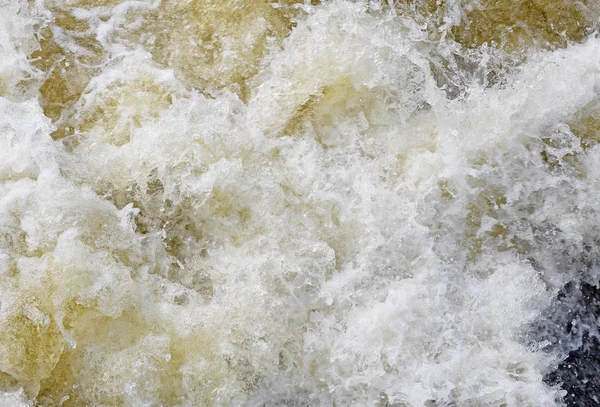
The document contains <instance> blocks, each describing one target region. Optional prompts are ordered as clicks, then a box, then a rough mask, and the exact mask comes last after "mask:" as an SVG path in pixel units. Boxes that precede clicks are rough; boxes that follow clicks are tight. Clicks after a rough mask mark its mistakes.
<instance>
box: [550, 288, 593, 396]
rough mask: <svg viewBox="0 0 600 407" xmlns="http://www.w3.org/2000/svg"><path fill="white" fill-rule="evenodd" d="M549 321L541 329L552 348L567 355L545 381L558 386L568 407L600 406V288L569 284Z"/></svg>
mask: <svg viewBox="0 0 600 407" xmlns="http://www.w3.org/2000/svg"><path fill="white" fill-rule="evenodd" d="M547 317H548V319H547V320H546V321H545V322H544V323H542V324H540V325H539V326H538V328H539V331H538V333H539V334H541V335H540V336H541V337H542V338H543V339H544V340H547V341H549V342H550V345H549V348H551V350H554V351H558V352H559V353H561V354H563V355H565V356H566V358H565V359H564V360H563V361H562V362H561V363H560V364H559V365H558V367H557V368H556V370H554V371H552V372H549V373H548V374H547V375H546V376H545V377H544V381H545V382H546V383H548V384H550V385H559V386H560V387H561V388H562V389H564V390H565V391H566V392H567V394H566V395H565V397H564V402H565V404H566V405H567V406H573V407H587V406H595V405H600V339H599V335H598V322H597V321H598V318H599V317H600V288H599V287H597V286H594V285H592V284H587V283H579V284H576V283H573V282H572V283H569V284H567V285H566V286H565V287H564V288H563V289H562V290H561V292H560V293H559V295H558V297H557V299H556V301H555V304H554V306H553V307H552V309H551V310H550V311H549V312H548V315H547Z"/></svg>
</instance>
